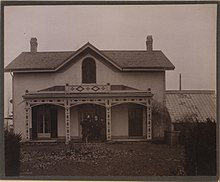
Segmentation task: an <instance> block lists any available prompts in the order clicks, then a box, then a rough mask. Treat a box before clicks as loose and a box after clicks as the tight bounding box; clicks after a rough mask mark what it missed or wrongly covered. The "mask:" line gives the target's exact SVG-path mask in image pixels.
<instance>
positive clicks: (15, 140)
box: [4, 131, 21, 176]
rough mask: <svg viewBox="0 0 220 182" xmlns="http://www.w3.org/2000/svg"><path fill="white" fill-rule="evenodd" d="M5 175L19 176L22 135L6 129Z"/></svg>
mask: <svg viewBox="0 0 220 182" xmlns="http://www.w3.org/2000/svg"><path fill="white" fill-rule="evenodd" d="M4 134H5V175H6V176H18V175H19V170H20V141H21V135H20V134H14V133H12V132H8V131H5V133H4Z"/></svg>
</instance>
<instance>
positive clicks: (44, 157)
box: [20, 142, 184, 176]
mask: <svg viewBox="0 0 220 182" xmlns="http://www.w3.org/2000/svg"><path fill="white" fill-rule="evenodd" d="M21 151H22V152H21V153H22V156H21V169H20V175H21V176H175V175H182V174H181V173H182V171H183V161H184V152H183V147H182V146H169V145H165V144H152V143H146V142H137V143H88V144H85V143H73V144H71V145H65V144H62V143H59V144H34V145H33V144H32V145H26V144H24V145H22V147H21Z"/></svg>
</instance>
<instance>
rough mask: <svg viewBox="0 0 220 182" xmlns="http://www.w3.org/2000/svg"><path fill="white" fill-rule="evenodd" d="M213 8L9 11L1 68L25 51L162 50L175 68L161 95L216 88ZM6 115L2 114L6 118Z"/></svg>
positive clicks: (107, 7)
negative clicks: (33, 47) (34, 43)
mask: <svg viewBox="0 0 220 182" xmlns="http://www.w3.org/2000/svg"><path fill="white" fill-rule="evenodd" d="M216 18H217V5H214V4H213V5H212V4H210V5H208V4H200V5H127V6H126V5H120V6H119V5H75V6H74V5H72V6H8V7H5V12H4V64H5V66H6V65H8V63H10V62H11V61H13V59H15V58H16V57H17V56H18V55H19V54H20V53H21V52H25V51H30V38H31V37H37V39H38V51H72V50H77V49H79V48H80V47H81V46H83V45H84V44H85V43H87V42H90V43H92V44H93V45H94V46H95V47H97V48H98V49H100V50H146V43H145V41H146V37H147V36H148V35H152V36H153V49H154V50H162V51H163V53H164V54H165V55H166V56H167V57H168V59H169V60H170V61H171V62H172V63H173V64H174V66H175V70H174V71H167V73H166V89H167V90H169V89H178V88H179V81H178V79H179V74H180V73H181V75H182V89H190V90H195V89H196V90H201V89H202V90H214V89H215V88H216V22H217V20H216ZM4 89H5V108H8V107H11V106H8V104H7V103H8V100H9V99H10V98H11V76H10V74H9V73H5V86H4ZM7 110H8V109H5V114H6V113H7Z"/></svg>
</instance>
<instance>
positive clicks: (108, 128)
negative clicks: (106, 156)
mask: <svg viewBox="0 0 220 182" xmlns="http://www.w3.org/2000/svg"><path fill="white" fill-rule="evenodd" d="M105 108H106V139H107V140H108V141H109V140H111V137H112V136H111V104H110V101H109V100H107V102H106V105H105Z"/></svg>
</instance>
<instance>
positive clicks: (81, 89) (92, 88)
mask: <svg viewBox="0 0 220 182" xmlns="http://www.w3.org/2000/svg"><path fill="white" fill-rule="evenodd" d="M65 91H66V92H68V93H90V92H93V93H94V92H96V93H98V92H107V91H110V86H109V85H91V84H89V85H68V84H67V85H66V86H65Z"/></svg>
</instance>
